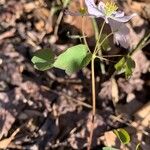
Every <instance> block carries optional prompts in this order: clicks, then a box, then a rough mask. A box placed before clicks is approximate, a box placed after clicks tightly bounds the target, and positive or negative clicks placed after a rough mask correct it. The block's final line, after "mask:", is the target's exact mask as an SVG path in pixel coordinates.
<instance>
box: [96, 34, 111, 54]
mask: <svg viewBox="0 0 150 150" xmlns="http://www.w3.org/2000/svg"><path fill="white" fill-rule="evenodd" d="M112 34H113V32H111V33H109V34H108V35H107V36H106V37H105V38H104V39H103V41H102V42H101V43H100V44H99V47H101V46H102V44H103V43H104V42H105V40H106V39H108V38H109V37H110V36H111V35H112ZM98 51H99V48H97V49H95V51H94V53H95V55H96V54H97V52H98Z"/></svg>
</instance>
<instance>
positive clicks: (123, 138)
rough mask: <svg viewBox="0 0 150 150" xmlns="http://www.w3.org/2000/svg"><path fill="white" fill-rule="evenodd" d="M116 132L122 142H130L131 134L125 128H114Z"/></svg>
mask: <svg viewBox="0 0 150 150" xmlns="http://www.w3.org/2000/svg"><path fill="white" fill-rule="evenodd" d="M114 133H115V134H116V136H117V137H118V138H119V140H120V141H121V143H123V144H128V143H129V142H130V135H129V134H128V132H127V131H126V130H125V129H122V128H120V129H117V130H114Z"/></svg>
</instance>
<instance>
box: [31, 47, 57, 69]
mask: <svg viewBox="0 0 150 150" xmlns="http://www.w3.org/2000/svg"><path fill="white" fill-rule="evenodd" d="M31 61H32V63H33V64H34V67H35V68H36V69H38V70H40V71H45V70H48V69H50V68H52V67H53V63H54V54H53V52H52V51H51V50H50V49H41V50H38V51H36V52H35V53H34V54H33V57H32V59H31Z"/></svg>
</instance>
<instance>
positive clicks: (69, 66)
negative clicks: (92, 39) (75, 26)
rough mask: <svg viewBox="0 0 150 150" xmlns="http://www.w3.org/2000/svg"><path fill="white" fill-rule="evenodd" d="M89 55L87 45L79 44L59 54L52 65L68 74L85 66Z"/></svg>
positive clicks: (90, 55)
mask: <svg viewBox="0 0 150 150" xmlns="http://www.w3.org/2000/svg"><path fill="white" fill-rule="evenodd" d="M91 57H92V54H91V53H89V52H88V49H87V46H86V45H83V44H79V45H76V46H73V47H70V48H68V49H67V50H66V51H65V52H63V53H62V54H60V55H59V56H58V58H57V59H56V61H55V63H54V67H56V68H60V69H63V70H65V72H66V73H67V74H68V75H70V74H72V73H74V72H76V71H78V70H80V69H81V68H83V67H85V66H87V65H88V63H89V62H90V60H91Z"/></svg>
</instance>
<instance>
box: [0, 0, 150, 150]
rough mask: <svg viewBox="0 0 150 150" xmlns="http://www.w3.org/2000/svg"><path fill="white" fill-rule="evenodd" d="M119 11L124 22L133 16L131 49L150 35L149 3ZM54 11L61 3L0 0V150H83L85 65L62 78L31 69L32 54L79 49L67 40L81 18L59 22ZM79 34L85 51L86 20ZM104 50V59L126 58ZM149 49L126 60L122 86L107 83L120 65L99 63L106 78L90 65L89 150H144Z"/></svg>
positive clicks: (127, 4)
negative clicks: (130, 65)
mask: <svg viewBox="0 0 150 150" xmlns="http://www.w3.org/2000/svg"><path fill="white" fill-rule="evenodd" d="M118 5H119V7H120V9H122V10H124V11H125V13H126V14H131V13H134V12H136V13H138V16H137V17H135V18H133V19H132V20H131V21H130V22H129V23H127V26H128V27H129V29H130V31H131V33H130V35H129V41H130V46H131V47H135V46H136V45H137V44H138V43H139V41H140V40H141V39H142V38H143V37H144V36H145V34H146V33H148V32H150V1H149V0H134V1H133V0H127V1H121V0H120V1H119V0H118ZM61 6H62V5H61V1H60V0H30V1H29V0H20V1H18V0H0V149H15V150H17V149H21V150H49V149H56V150H67V149H68V150H71V149H79V150H80V149H86V145H87V140H88V138H89V133H90V130H91V114H92V106H91V105H92V102H91V80H90V79H91V69H90V65H89V66H87V67H86V68H84V69H82V70H81V71H79V72H78V73H75V74H72V75H71V76H68V75H66V74H65V72H64V71H62V70H59V69H56V68H54V69H51V70H48V71H45V72H41V71H38V70H36V69H34V67H33V64H32V63H31V58H32V56H33V53H34V52H35V51H36V50H38V49H41V48H50V49H52V50H53V51H54V52H55V53H56V54H59V53H61V52H63V51H64V50H65V49H66V48H68V47H69V46H71V45H75V44H79V43H80V40H78V39H72V38H71V36H73V35H77V34H81V28H82V27H81V24H82V23H81V21H82V17H78V16H68V15H66V14H64V13H63V10H62V7H61ZM79 8H80V3H79V1H78V0H72V1H71V2H70V4H69V6H68V9H70V10H72V11H77V10H78V9H79ZM61 10H62V11H61ZM54 12H55V13H54ZM97 21H98V22H100V23H101V20H99V19H98V20H97ZM104 30H106V31H108V27H106V28H105V29H104ZM84 31H85V34H86V35H87V41H88V43H89V46H90V47H91V49H92V48H93V46H94V38H93V37H94V31H93V27H92V22H91V19H90V18H89V17H86V22H85V28H84ZM111 45H112V49H111V50H110V51H109V52H104V53H105V55H109V56H111V55H114V54H123V53H125V52H126V51H128V50H124V49H123V48H121V47H120V46H116V45H115V44H113V43H112V42H111ZM114 49H115V50H114ZM149 49H150V45H147V46H146V47H144V48H143V49H138V50H137V51H136V52H135V53H134V54H133V55H132V58H133V59H134V61H135V63H136V68H135V69H134V72H133V75H132V76H131V77H130V78H129V79H128V80H127V79H125V77H124V75H122V74H121V75H116V76H115V78H114V79H113V80H112V78H111V75H112V74H113V72H114V69H112V68H113V65H114V62H116V63H117V61H118V60H119V59H120V57H119V58H118V57H117V58H116V57H112V58H110V61H107V62H106V63H105V74H102V73H101V71H100V63H99V62H98V61H96V62H95V65H96V67H95V73H96V93H97V98H96V101H97V106H96V111H97V112H96V113H97V114H96V120H95V126H94V136H93V142H92V147H93V150H100V149H102V147H104V146H111V147H114V148H117V149H120V150H135V147H136V146H137V144H138V143H141V148H142V149H143V150H150V52H149ZM112 62H113V63H112ZM116 91H117V92H116ZM113 92H114V93H115V92H116V93H115V97H117V100H116V99H115V100H116V101H114V100H113V98H112V96H113V95H114V94H113ZM118 128H124V129H125V130H127V131H128V133H129V134H130V136H131V142H130V143H129V144H127V145H126V146H125V145H123V144H121V143H120V141H119V140H118V138H117V137H116V135H115V134H114V133H113V129H118Z"/></svg>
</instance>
